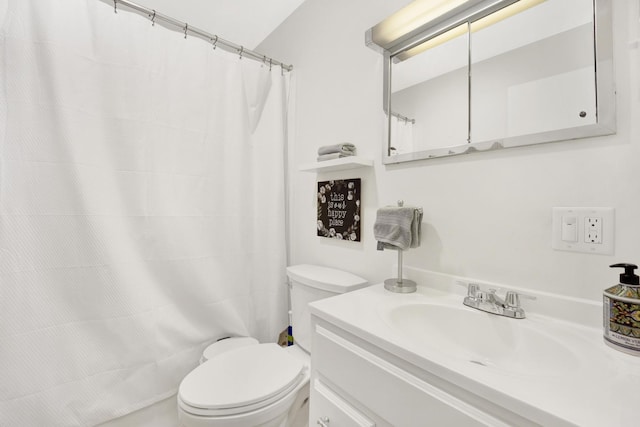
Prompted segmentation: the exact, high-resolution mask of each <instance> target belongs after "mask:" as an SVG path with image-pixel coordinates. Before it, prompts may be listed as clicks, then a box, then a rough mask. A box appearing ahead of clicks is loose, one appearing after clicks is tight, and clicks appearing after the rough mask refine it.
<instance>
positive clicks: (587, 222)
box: [584, 217, 602, 244]
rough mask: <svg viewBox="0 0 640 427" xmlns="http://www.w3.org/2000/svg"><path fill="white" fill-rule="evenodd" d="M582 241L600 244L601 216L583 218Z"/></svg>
mask: <svg viewBox="0 0 640 427" xmlns="http://www.w3.org/2000/svg"><path fill="white" fill-rule="evenodd" d="M584 242H585V243H595V244H602V218H600V217H586V218H585V219H584Z"/></svg>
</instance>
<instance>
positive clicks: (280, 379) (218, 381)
mask: <svg viewBox="0 0 640 427" xmlns="http://www.w3.org/2000/svg"><path fill="white" fill-rule="evenodd" d="M304 367H305V366H304V364H303V363H302V361H300V360H298V359H297V358H295V357H293V356H291V355H290V354H288V352H287V351H285V350H284V349H283V348H282V347H280V346H279V345H277V344H256V345H250V346H246V347H240V348H237V349H234V350H230V351H228V352H226V353H224V354H221V355H219V356H217V357H216V358H215V360H212V361H209V362H206V363H203V364H202V365H200V366H198V367H197V368H196V369H194V370H193V371H191V372H190V373H189V374H188V375H187V376H186V377H185V378H184V379H183V380H182V383H181V384H180V390H179V394H180V399H181V400H182V401H183V402H184V403H186V404H187V405H189V406H191V407H194V408H202V409H214V410H215V409H231V408H241V407H244V406H249V405H254V406H255V404H257V403H259V402H262V401H267V403H269V402H271V401H272V400H270V398H272V397H274V396H276V395H278V394H280V393H282V392H283V391H287V390H289V389H291V387H293V386H294V385H295V384H296V383H297V382H299V381H300V380H301V378H302V373H303V370H304ZM265 404H266V403H265Z"/></svg>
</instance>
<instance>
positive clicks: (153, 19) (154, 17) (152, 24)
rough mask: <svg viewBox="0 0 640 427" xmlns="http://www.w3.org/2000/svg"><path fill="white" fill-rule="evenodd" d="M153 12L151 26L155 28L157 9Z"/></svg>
mask: <svg viewBox="0 0 640 427" xmlns="http://www.w3.org/2000/svg"><path fill="white" fill-rule="evenodd" d="M152 10H153V16H151V26H152V27H155V25H156V10H155V9H152Z"/></svg>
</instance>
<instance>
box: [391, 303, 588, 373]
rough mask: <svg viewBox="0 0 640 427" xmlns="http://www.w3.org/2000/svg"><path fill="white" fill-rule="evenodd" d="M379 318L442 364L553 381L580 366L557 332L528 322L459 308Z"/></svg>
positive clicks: (401, 310) (400, 311)
mask: <svg viewBox="0 0 640 427" xmlns="http://www.w3.org/2000/svg"><path fill="white" fill-rule="evenodd" d="M379 313H380V314H381V316H382V317H383V319H384V321H385V322H386V323H387V324H388V325H389V326H390V327H391V328H393V329H394V332H395V333H396V335H398V336H402V337H405V338H407V339H410V340H415V341H414V343H415V344H416V345H419V346H424V347H427V348H429V349H430V351H433V352H438V353H441V354H442V355H443V356H445V357H447V358H455V359H458V360H461V361H463V362H465V363H472V364H475V365H478V366H482V367H485V368H488V369H492V370H497V371H502V372H505V373H509V374H520V375H535V376H538V375H554V376H555V375H557V374H563V373H564V374H566V373H567V371H573V370H575V369H577V367H578V366H579V365H580V359H579V358H578V357H577V355H576V354H575V353H574V352H572V351H571V350H570V347H569V346H568V345H567V344H565V343H564V342H563V341H561V340H560V338H562V336H561V335H558V333H557V332H558V331H555V330H554V331H553V335H551V334H550V333H549V330H548V328H547V327H543V326H541V325H540V324H537V323H533V322H532V321H530V320H529V319H509V318H506V317H502V316H496V315H494V314H490V313H485V312H482V311H479V310H474V309H472V308H468V307H465V306H463V305H462V302H460V306H453V305H439V304H428V303H418V304H403V305H399V306H395V307H386V308H382V309H381V310H379ZM549 325H550V324H549ZM559 337H560V338H559Z"/></svg>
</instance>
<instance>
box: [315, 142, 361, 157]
mask: <svg viewBox="0 0 640 427" xmlns="http://www.w3.org/2000/svg"><path fill="white" fill-rule="evenodd" d="M332 153H342V154H347V155H354V154H356V146H355V145H353V144H350V143H348V142H341V143H340V144H333V145H323V146H322V147H320V148H318V155H319V156H322V155H324V154H332Z"/></svg>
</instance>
